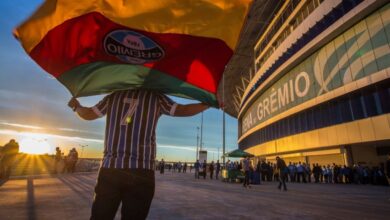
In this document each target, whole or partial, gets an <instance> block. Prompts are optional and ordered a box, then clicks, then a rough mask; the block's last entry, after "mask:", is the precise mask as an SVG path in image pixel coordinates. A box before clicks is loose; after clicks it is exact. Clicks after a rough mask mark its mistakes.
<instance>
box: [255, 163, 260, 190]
mask: <svg viewBox="0 0 390 220" xmlns="http://www.w3.org/2000/svg"><path fill="white" fill-rule="evenodd" d="M256 172H257V175H258V178H255V179H256V180H255V182H256V184H261V163H260V160H259V161H258V162H257V165H256Z"/></svg>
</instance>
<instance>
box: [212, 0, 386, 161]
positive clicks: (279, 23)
mask: <svg viewBox="0 0 390 220" xmlns="http://www.w3.org/2000/svg"><path fill="white" fill-rule="evenodd" d="M224 75H225V76H224V77H225V78H224V85H223V86H221V87H220V88H219V89H220V90H222V91H221V93H223V94H224V99H225V100H226V101H225V106H226V107H225V111H226V112H227V113H228V114H230V115H231V116H233V117H236V118H237V119H238V146H239V148H240V149H242V150H245V151H247V152H249V153H252V154H254V155H255V156H256V159H257V160H259V159H261V160H264V159H265V160H268V161H273V160H275V157H276V156H280V157H282V158H284V159H285V160H286V162H298V161H302V162H306V163H309V164H312V163H319V164H322V165H326V164H332V163H336V164H340V165H347V166H351V165H353V164H365V165H368V166H378V164H380V163H381V162H384V161H385V159H386V157H387V154H388V153H390V3H388V1H381V0H378V1H374V0H366V1H363V0H325V1H323V0H306V1H305V0H302V1H299V0H288V1H254V3H253V5H252V7H251V10H250V12H249V15H248V19H247V21H246V26H245V27H244V29H243V30H242V33H241V40H240V43H239V46H238V48H237V52H236V54H235V55H234V56H233V58H232V59H231V61H230V62H229V64H228V65H227V66H226V69H225V74H224Z"/></svg>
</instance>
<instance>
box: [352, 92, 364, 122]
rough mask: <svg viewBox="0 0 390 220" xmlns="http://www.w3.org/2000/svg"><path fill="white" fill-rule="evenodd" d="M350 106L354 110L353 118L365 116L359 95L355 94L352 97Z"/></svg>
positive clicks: (357, 118)
mask: <svg viewBox="0 0 390 220" xmlns="http://www.w3.org/2000/svg"><path fill="white" fill-rule="evenodd" d="M349 103H350V107H351V110H352V115H353V120H359V119H362V118H364V112H363V105H362V102H361V100H360V96H359V95H357V94H356V95H354V96H352V97H351V99H350V102H349Z"/></svg>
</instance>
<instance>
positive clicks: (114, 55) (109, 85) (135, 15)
mask: <svg viewBox="0 0 390 220" xmlns="http://www.w3.org/2000/svg"><path fill="white" fill-rule="evenodd" d="M249 5H250V1H249V0H131V1H129V0H127V1H126V0H104V1H103V0H88V1H87V0H80V1H76V2H75V1H69V0H48V1H46V2H44V3H43V4H42V5H41V6H40V7H39V8H38V9H37V11H36V12H35V13H34V14H33V15H32V16H31V17H30V18H29V19H28V20H26V21H25V22H24V23H22V24H21V25H20V26H19V27H17V28H16V29H15V31H14V35H15V37H16V38H17V39H19V41H20V42H21V44H22V46H23V48H24V49H25V51H26V52H27V53H28V54H29V56H31V58H32V59H33V60H34V61H35V62H36V63H38V64H39V65H40V66H41V67H42V68H43V69H44V70H45V71H47V72H48V73H49V74H51V75H52V76H53V77H55V78H56V79H57V80H59V81H60V82H61V83H62V84H63V85H64V86H65V87H66V88H67V89H68V90H69V91H70V92H71V94H72V95H73V96H75V97H81V96H90V95H97V94H103V93H109V92H112V91H116V90H124V89H131V88H145V89H153V90H159V91H161V92H163V93H166V94H170V95H174V96H179V97H185V98H191V99H196V100H199V101H201V102H204V103H208V104H210V105H214V106H216V105H217V101H216V93H217V88H218V84H219V82H220V80H221V78H222V74H223V71H224V68H225V65H226V64H227V63H228V61H229V59H230V58H231V56H232V55H233V50H234V49H235V46H236V43H237V41H238V38H239V34H240V31H241V28H242V26H243V25H244V22H245V18H246V13H247V11H248V8H249Z"/></svg>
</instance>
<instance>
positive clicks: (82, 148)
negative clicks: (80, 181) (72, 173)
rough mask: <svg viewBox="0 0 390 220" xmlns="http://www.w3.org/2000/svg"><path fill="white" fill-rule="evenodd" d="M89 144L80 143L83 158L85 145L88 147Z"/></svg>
mask: <svg viewBox="0 0 390 220" xmlns="http://www.w3.org/2000/svg"><path fill="white" fill-rule="evenodd" d="M87 146H88V144H86V145H81V144H80V147H81V154H80V158H82V157H83V152H84V147H87Z"/></svg>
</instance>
